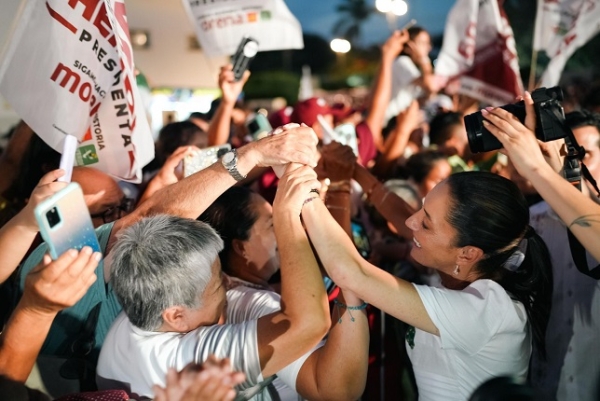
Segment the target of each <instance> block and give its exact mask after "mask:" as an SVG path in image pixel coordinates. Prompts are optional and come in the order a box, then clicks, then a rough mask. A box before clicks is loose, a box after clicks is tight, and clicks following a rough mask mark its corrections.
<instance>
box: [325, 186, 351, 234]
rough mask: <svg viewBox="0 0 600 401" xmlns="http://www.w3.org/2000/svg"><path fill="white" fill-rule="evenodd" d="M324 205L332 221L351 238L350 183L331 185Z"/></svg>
mask: <svg viewBox="0 0 600 401" xmlns="http://www.w3.org/2000/svg"><path fill="white" fill-rule="evenodd" d="M325 205H326V206H327V210H329V213H331V216H333V218H334V220H335V221H336V222H337V223H338V224H339V225H340V226H341V227H342V228H343V229H344V231H345V232H346V234H348V236H349V237H350V238H352V223H351V210H350V181H344V182H337V183H332V184H331V185H330V186H329V189H328V190H327V194H326V196H325Z"/></svg>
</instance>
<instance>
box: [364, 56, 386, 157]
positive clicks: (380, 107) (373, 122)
mask: <svg viewBox="0 0 600 401" xmlns="http://www.w3.org/2000/svg"><path fill="white" fill-rule="evenodd" d="M392 62H393V59H389V57H382V60H381V66H380V68H379V74H378V76H377V78H376V81H375V86H374V88H373V94H372V96H371V104H370V105H369V112H368V114H367V117H366V118H365V122H366V123H367V125H368V126H369V128H370V129H371V133H372V134H373V141H374V142H375V146H377V150H379V151H380V152H383V150H384V146H383V136H382V135H381V130H382V125H383V118H384V115H385V110H386V109H387V106H388V103H389V102H390V98H391V96H392Z"/></svg>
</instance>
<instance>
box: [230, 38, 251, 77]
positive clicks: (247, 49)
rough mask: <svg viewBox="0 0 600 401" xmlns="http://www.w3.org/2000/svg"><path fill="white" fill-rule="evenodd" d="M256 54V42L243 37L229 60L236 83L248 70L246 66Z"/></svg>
mask: <svg viewBox="0 0 600 401" xmlns="http://www.w3.org/2000/svg"><path fill="white" fill-rule="evenodd" d="M256 53H258V41H257V40H256V39H253V38H251V37H249V36H244V37H243V38H242V41H241V42H240V44H239V45H238V48H237V50H236V51H235V54H234V55H233V56H232V58H231V64H233V75H234V77H235V80H236V81H239V80H240V79H242V77H243V76H244V72H245V71H246V70H247V69H248V65H250V62H251V61H252V59H254V57H255V56H256Z"/></svg>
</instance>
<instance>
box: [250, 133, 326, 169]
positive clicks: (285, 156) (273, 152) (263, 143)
mask: <svg viewBox="0 0 600 401" xmlns="http://www.w3.org/2000/svg"><path fill="white" fill-rule="evenodd" d="M318 142H319V139H318V138H317V134H315V132H314V131H313V130H312V128H309V127H307V126H306V125H304V124H303V125H298V124H287V125H284V126H283V127H279V128H276V129H275V130H273V135H270V136H268V137H266V138H263V139H261V140H259V141H256V142H251V143H250V144H248V145H247V146H248V147H251V149H253V150H254V151H255V152H256V157H257V160H256V165H257V166H259V167H273V170H274V171H275V174H277V176H278V177H280V178H281V176H282V175H283V173H284V170H285V166H286V165H287V164H288V163H298V164H302V165H306V166H310V167H316V166H317V160H318V159H319V155H318V152H317V143H318Z"/></svg>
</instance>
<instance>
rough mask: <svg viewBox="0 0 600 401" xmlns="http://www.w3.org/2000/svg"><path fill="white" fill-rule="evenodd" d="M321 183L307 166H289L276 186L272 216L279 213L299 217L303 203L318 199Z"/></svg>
mask: <svg viewBox="0 0 600 401" xmlns="http://www.w3.org/2000/svg"><path fill="white" fill-rule="evenodd" d="M320 188H321V183H320V182H319V181H318V180H317V173H315V171H314V170H313V169H312V168H310V167H307V166H298V165H294V164H290V165H288V166H287V167H286V169H285V173H284V174H283V176H282V177H281V179H280V180H279V184H278V185H277V194H276V195H275V201H274V202H273V215H274V216H277V215H278V214H279V213H287V212H289V213H292V214H293V215H294V216H300V213H301V212H302V206H303V205H304V201H306V200H307V199H309V198H318V197H319V195H318V194H317V193H314V192H311V190H317V191H318V190H319V189H320Z"/></svg>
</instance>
